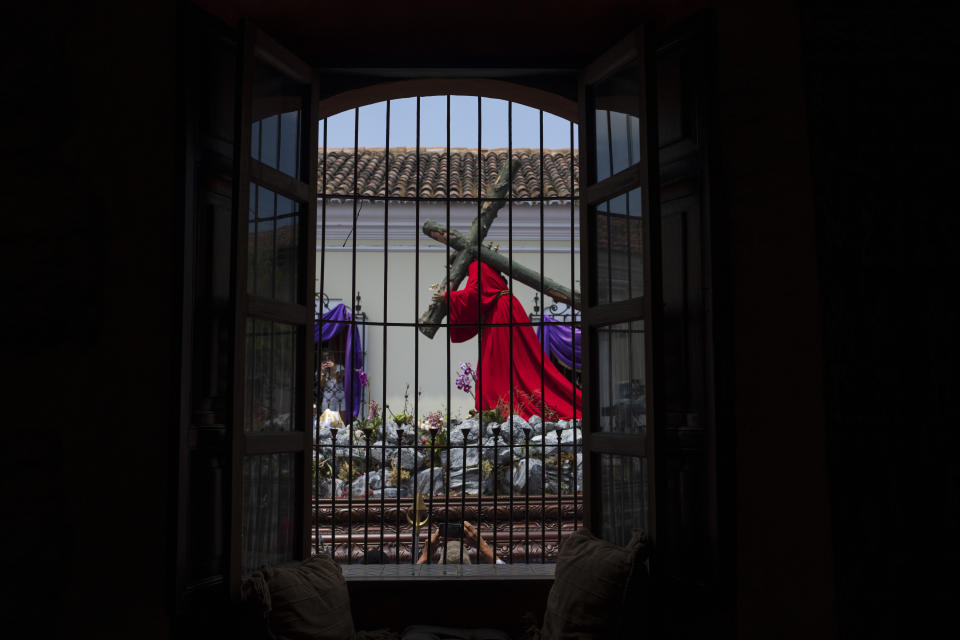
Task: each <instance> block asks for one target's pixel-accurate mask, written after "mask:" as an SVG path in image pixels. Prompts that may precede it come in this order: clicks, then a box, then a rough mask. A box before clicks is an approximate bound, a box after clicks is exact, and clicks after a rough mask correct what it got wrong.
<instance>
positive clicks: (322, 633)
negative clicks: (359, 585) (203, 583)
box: [243, 555, 354, 640]
mask: <svg viewBox="0 0 960 640" xmlns="http://www.w3.org/2000/svg"><path fill="white" fill-rule="evenodd" d="M243 598H244V600H245V601H246V602H248V603H250V604H252V605H253V606H254V607H257V608H259V609H260V611H262V613H263V615H264V617H265V618H266V622H267V626H268V628H269V629H270V632H271V633H272V634H273V636H274V637H275V638H277V639H278V640H299V639H301V638H312V639H315V640H326V639H328V638H329V639H330V640H345V639H348V638H353V636H354V628H353V617H352V616H351V613H350V594H349V593H348V592H347V583H346V580H344V579H343V571H342V570H341V569H340V566H339V565H338V564H337V563H336V562H334V561H333V559H332V558H331V557H330V556H328V555H316V556H313V557H312V558H310V559H309V560H304V561H303V562H300V563H298V564H295V565H290V566H284V567H276V568H274V567H269V566H264V567H261V568H260V570H258V571H255V572H254V573H253V575H251V576H250V577H249V578H247V580H245V581H244V583H243Z"/></svg>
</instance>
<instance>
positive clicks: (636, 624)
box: [540, 529, 649, 640]
mask: <svg viewBox="0 0 960 640" xmlns="http://www.w3.org/2000/svg"><path fill="white" fill-rule="evenodd" d="M648 553H649V551H648V547H647V536H646V533H644V532H643V531H641V530H639V529H636V530H634V531H633V536H632V537H631V538H630V542H628V543H627V546H626V547H621V546H618V545H615V544H611V543H609V542H605V541H603V540H601V539H599V538H597V537H595V536H593V535H592V534H591V533H590V532H589V531H587V530H586V529H580V530H579V531H577V532H576V533H574V534H572V535H570V536H569V537H567V538H565V539H564V540H563V542H562V544H561V547H560V555H559V556H558V558H557V570H556V577H555V578H554V582H553V586H552V587H551V588H550V594H549V595H548V596H547V609H546V611H545V612H544V616H543V627H542V628H541V630H540V637H541V638H542V640H557V639H560V638H564V639H567V638H577V639H578V640H587V639H588V638H640V637H642V636H643V632H642V630H641V629H642V625H643V624H644V623H645V619H644V615H645V611H644V607H643V603H644V602H645V600H646V597H645V587H646V577H647V570H646V566H645V565H644V564H643V562H644V561H645V560H646V558H647V555H648Z"/></svg>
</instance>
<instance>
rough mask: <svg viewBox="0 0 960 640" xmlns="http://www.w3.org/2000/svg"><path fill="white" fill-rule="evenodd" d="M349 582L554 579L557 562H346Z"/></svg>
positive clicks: (346, 577) (346, 575) (548, 580)
mask: <svg viewBox="0 0 960 640" xmlns="http://www.w3.org/2000/svg"><path fill="white" fill-rule="evenodd" d="M340 566H341V568H342V569H343V577H344V578H345V579H346V580H347V582H404V581H416V582H419V581H423V580H427V581H434V580H439V581H445V580H471V581H473V580H477V581H497V582H501V581H505V580H509V581H515V580H516V581H535V582H553V576H554V570H555V569H556V566H557V565H555V564H532V563H531V564H523V563H515V564H479V565H477V564H416V565H412V564H345V565H340Z"/></svg>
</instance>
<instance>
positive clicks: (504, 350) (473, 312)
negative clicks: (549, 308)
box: [447, 261, 581, 420]
mask: <svg viewBox="0 0 960 640" xmlns="http://www.w3.org/2000/svg"><path fill="white" fill-rule="evenodd" d="M478 266H479V269H480V273H479V277H478V274H477V268H478ZM468 273H469V275H468V278H467V284H466V286H465V287H464V288H463V289H461V290H459V291H451V292H449V293H448V294H447V302H448V305H449V316H450V324H451V326H450V340H451V341H453V342H465V341H466V340H469V339H470V338H472V337H474V336H475V335H477V322H478V320H479V321H480V322H483V323H486V324H506V323H509V322H523V323H527V324H526V326H519V327H512V328H509V327H483V328H482V329H481V330H480V364H479V365H478V366H477V376H478V377H479V379H480V383H479V384H477V385H476V387H475V390H474V394H475V395H476V405H475V406H476V409H477V410H478V411H480V410H481V407H482V408H483V409H493V408H494V407H496V406H497V404H498V403H502V406H504V407H506V406H509V404H510V382H509V379H510V375H509V372H510V370H511V368H512V370H513V411H512V413H516V414H519V415H520V416H521V417H523V419H524V420H528V419H529V418H530V417H531V416H535V415H537V416H539V415H541V413H542V409H541V402H540V372H541V367H542V371H543V395H544V398H545V400H544V403H543V404H545V405H546V406H547V407H548V408H550V409H553V410H554V411H556V413H557V418H559V419H570V418H572V417H576V418H580V402H581V400H580V390H579V389H576V388H575V387H574V386H573V383H572V382H570V380H568V379H567V378H566V377H564V376H563V374H561V373H560V372H559V371H557V368H556V367H555V366H554V365H553V363H552V362H550V359H549V358H546V359H543V360H541V358H540V341H539V340H538V339H537V334H536V333H535V332H534V330H533V327H531V326H530V325H529V322H530V317H529V316H527V312H526V311H524V310H523V306H522V305H521V304H520V301H519V300H517V299H516V298H515V297H514V296H512V295H510V289H509V287H508V286H507V283H506V281H505V280H504V279H503V278H502V277H501V276H500V274H499V273H497V271H496V270H495V269H493V268H492V267H490V266H488V265H486V264H484V263H482V262H478V261H474V262H473V264H471V265H470V268H469V272H468ZM456 325H460V326H456ZM511 331H512V332H513V360H512V361H511V359H510V332H511ZM481 394H482V395H481Z"/></svg>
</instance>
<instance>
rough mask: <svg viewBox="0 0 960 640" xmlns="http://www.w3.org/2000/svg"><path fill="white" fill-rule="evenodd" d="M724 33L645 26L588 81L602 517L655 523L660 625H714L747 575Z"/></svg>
mask: <svg viewBox="0 0 960 640" xmlns="http://www.w3.org/2000/svg"><path fill="white" fill-rule="evenodd" d="M712 33H713V26H712V21H711V20H710V18H709V16H708V15H701V16H698V17H696V18H695V19H692V20H690V21H689V22H687V23H684V24H681V25H679V26H677V27H676V28H673V29H672V30H670V31H669V32H667V33H665V34H664V35H662V36H659V37H657V38H656V41H654V39H653V36H652V32H651V31H650V30H640V31H638V32H636V33H635V34H633V35H632V36H630V37H629V38H627V39H626V40H625V41H623V42H621V43H619V44H618V45H617V46H615V47H614V48H613V49H611V50H610V51H608V52H606V53H605V54H604V55H603V56H601V57H600V58H599V59H598V60H597V61H596V62H594V63H593V64H592V65H590V66H589V67H587V68H586V69H585V70H584V72H583V73H582V74H581V78H580V97H579V102H580V121H581V128H580V131H581V144H580V161H581V163H582V164H581V171H580V175H581V176H582V177H583V182H584V188H583V189H582V192H581V208H580V211H581V229H583V230H584V231H585V233H586V234H587V235H586V237H585V238H584V239H583V241H582V247H583V249H582V255H581V259H582V261H583V262H582V273H584V274H589V276H588V277H583V278H582V280H583V288H584V291H583V293H584V299H585V310H584V313H583V321H584V342H583V353H584V362H585V366H586V367H587V369H586V371H587V373H588V375H587V376H586V378H585V388H584V407H585V410H584V421H585V425H584V450H585V481H586V485H585V487H584V489H585V491H586V492H587V495H588V500H587V521H588V523H589V526H590V528H591V530H592V531H594V532H595V533H597V534H598V535H600V536H601V537H603V538H605V539H608V540H610V541H611V542H616V543H623V542H626V541H627V540H628V539H629V530H630V528H632V527H640V528H644V529H646V530H647V531H648V534H649V536H650V540H651V542H652V543H653V549H654V553H653V555H652V558H651V571H652V573H653V576H654V591H653V597H654V599H655V600H656V603H657V604H656V606H655V607H653V608H651V609H650V610H651V611H653V612H656V617H657V620H656V621H655V622H654V624H655V625H656V626H657V627H659V628H661V629H669V630H670V632H671V633H676V634H678V635H680V636H684V635H688V634H687V633H686V632H690V633H691V634H692V635H696V634H697V633H699V632H701V631H703V630H705V629H709V628H713V625H715V624H716V623H717V622H718V617H717V615H716V614H717V612H718V611H719V610H720V608H722V607H724V606H725V605H724V603H723V602H721V600H720V597H719V595H718V594H719V593H720V585H721V583H723V582H724V578H723V577H722V576H723V575H726V576H728V577H729V580H727V582H731V581H732V571H731V567H730V566H725V567H724V566H721V565H720V560H719V559H720V557H721V554H720V549H721V547H722V546H723V545H725V544H727V541H726V540H725V539H724V538H723V535H722V532H723V531H728V532H729V527H727V528H725V529H724V528H723V527H721V521H720V519H719V514H720V512H721V510H720V505H721V504H723V503H724V500H723V496H724V495H725V488H724V486H723V485H722V484H721V483H720V479H721V476H722V471H723V460H727V459H729V456H726V457H724V456H723V455H722V452H723V451H725V450H726V451H729V442H724V440H723V438H722V437H720V436H719V435H718V429H717V424H718V420H720V419H721V418H722V416H724V415H725V414H724V412H722V411H721V410H720V407H722V406H725V405H724V403H723V402H722V397H723V387H722V385H719V382H720V376H717V375H716V370H717V367H718V360H719V359H720V358H721V356H720V355H718V349H717V346H716V345H717V344H718V334H720V333H722V327H723V326H725V325H724V324H723V319H724V315H723V313H722V310H723V308H725V305H724V304H723V300H725V299H727V298H726V293H725V291H726V289H725V287H724V282H723V281H722V279H721V278H720V277H719V274H720V273H722V272H723V270H722V269H718V268H717V264H718V263H720V262H722V260H721V259H720V256H719V255H718V252H717V251H715V247H716V246H722V243H720V242H717V238H718V235H719V232H718V229H719V225H718V224H717V223H716V220H715V219H714V218H713V217H712V216H711V214H712V213H713V207H712V202H713V200H714V194H713V193H712V191H711V185H712V184H713V183H714V181H713V180H711V175H712V164H711V146H710V140H709V126H708V123H709V114H710V109H709V99H710V95H711V94H710V88H711V78H712V76H711V66H710V64H709V60H710V58H709V53H710V50H711V49H710V43H711V42H712V40H711V37H710V36H711V34H712ZM632 119H635V123H636V126H637V128H636V130H635V132H634V131H633V130H631V129H630V126H631V123H632V122H634V120H632ZM617 145H619V146H620V148H619V149H618V148H617ZM634 148H635V149H636V151H637V154H636V155H633V152H634ZM604 156H606V157H604ZM633 194H637V195H638V196H639V197H638V198H637V201H638V204H639V210H635V207H634V203H635V200H634V198H633ZM635 221H636V222H638V223H639V224H638V225H637V227H634V222H635ZM604 261H606V264H604ZM641 267H642V274H640V275H642V277H640V278H639V279H638V278H637V275H638V274H637V271H636V270H637V269H638V268H641ZM638 282H639V283H642V285H643V287H642V289H639V290H638V289H637V286H636V285H637V283H638ZM638 329H639V330H642V340H641V341H639V344H642V345H643V352H642V353H639V352H638V349H637V346H636V345H637V341H636V337H637V330H638ZM624 332H626V333H624ZM631 340H633V343H632V344H631ZM638 359H639V360H640V362H641V366H637V360H638ZM627 362H630V363H632V365H631V366H627V364H626V363H627ZM640 372H642V374H643V376H644V377H643V379H641V380H639V381H638V380H637V374H638V373H640ZM640 400H642V402H640ZM724 446H726V447H727V449H724ZM725 557H732V556H730V554H729V553H726V554H725ZM729 591H730V592H731V593H732V592H733V590H732V589H729ZM728 604H729V603H727V605H728ZM718 607H719V608H718ZM695 629H699V631H694V630H695Z"/></svg>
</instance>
